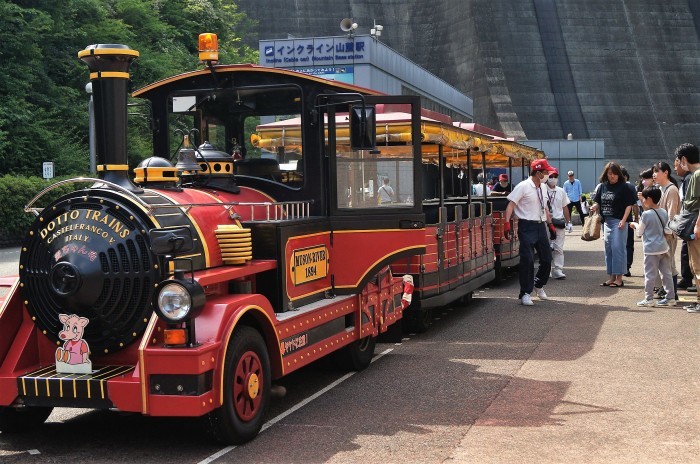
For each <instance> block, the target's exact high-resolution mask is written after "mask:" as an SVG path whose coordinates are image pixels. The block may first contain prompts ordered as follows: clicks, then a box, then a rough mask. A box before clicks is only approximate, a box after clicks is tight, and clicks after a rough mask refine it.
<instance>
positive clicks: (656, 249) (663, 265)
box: [630, 187, 676, 306]
mask: <svg viewBox="0 0 700 464" xmlns="http://www.w3.org/2000/svg"><path fill="white" fill-rule="evenodd" d="M641 196H642V206H643V207H644V212H643V213H642V216H641V218H640V220H639V222H638V223H637V222H630V227H631V228H632V229H634V230H635V231H636V232H637V237H642V242H643V248H644V299H643V300H642V301H640V302H639V303H637V306H675V304H676V302H675V299H676V293H675V291H674V288H673V278H672V276H671V255H669V254H668V250H669V246H668V242H667V241H666V235H667V234H666V232H671V231H670V229H668V226H667V225H666V224H667V223H668V213H667V212H666V210H665V209H663V208H660V207H659V201H660V200H661V190H660V189H658V188H656V187H646V188H645V189H644V190H642V195H641ZM659 274H660V275H661V282H662V284H663V286H664V289H665V290H666V295H665V296H664V298H662V299H660V300H658V301H656V302H654V284H655V283H656V279H657V277H658V276H659Z"/></svg>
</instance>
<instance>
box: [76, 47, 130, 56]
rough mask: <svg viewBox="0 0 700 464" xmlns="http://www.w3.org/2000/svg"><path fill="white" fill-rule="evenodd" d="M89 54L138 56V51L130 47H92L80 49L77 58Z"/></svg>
mask: <svg viewBox="0 0 700 464" xmlns="http://www.w3.org/2000/svg"><path fill="white" fill-rule="evenodd" d="M90 55H130V56H133V57H138V56H139V52H138V51H137V50H132V49H130V48H92V49H90V50H80V51H79V52H78V58H82V57H84V56H90Z"/></svg>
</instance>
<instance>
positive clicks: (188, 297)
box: [154, 279, 205, 323]
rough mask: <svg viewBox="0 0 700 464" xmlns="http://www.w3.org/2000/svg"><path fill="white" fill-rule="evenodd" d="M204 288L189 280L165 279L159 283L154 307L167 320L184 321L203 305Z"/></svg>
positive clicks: (192, 316)
mask: <svg viewBox="0 0 700 464" xmlns="http://www.w3.org/2000/svg"><path fill="white" fill-rule="evenodd" d="M204 301H205V296H204V289H203V288H202V287H201V285H199V284H198V283H197V282H193V281H189V280H179V279H174V280H166V281H165V282H162V283H161V285H160V291H159V292H158V294H157V296H156V301H155V305H154V306H155V308H156V311H158V315H159V316H160V317H161V318H163V319H164V320H166V321H167V322H171V323H177V322H185V321H188V320H190V319H192V318H194V317H197V315H198V314H199V312H200V311H201V309H202V308H203V307H204Z"/></svg>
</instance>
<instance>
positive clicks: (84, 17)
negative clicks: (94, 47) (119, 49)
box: [0, 0, 257, 176]
mask: <svg viewBox="0 0 700 464" xmlns="http://www.w3.org/2000/svg"><path fill="white" fill-rule="evenodd" d="M252 26H253V23H252V22H251V20H250V19H248V18H247V17H246V16H245V15H244V14H243V13H240V12H239V11H238V8H237V6H236V5H235V3H233V2H231V1H223V0H61V1H46V0H34V1H32V0H15V1H11V0H0V64H2V66H0V97H2V98H0V175H2V174H11V175H25V176H30V175H39V174H40V172H41V162H42V161H53V162H55V163H56V173H57V175H69V174H74V175H78V174H86V173H87V171H88V115H87V103H88V96H87V94H86V93H85V90H84V88H85V84H86V83H87V82H88V72H87V68H86V67H85V65H83V64H82V63H81V62H80V61H79V60H78V59H77V52H78V51H79V50H82V49H83V48H85V47H86V46H87V45H90V44H95V43H104V44H110V43H122V44H126V45H129V46H130V47H132V48H134V49H136V50H138V51H139V52H140V58H139V60H138V62H137V66H136V67H135V70H134V72H133V73H132V78H133V85H134V87H135V88H138V87H140V86H142V85H145V84H146V83H148V82H152V81H155V80H158V79H162V78H164V77H167V76H169V75H173V74H177V73H181V72H184V71H189V70H192V69H196V68H197V67H199V66H201V65H200V64H199V63H198V59H197V37H198V35H199V33H201V32H216V33H217V34H218V35H219V46H220V57H221V62H227V63H240V62H257V50H254V49H251V48H250V47H247V46H245V45H244V44H243V43H242V41H241V37H242V36H243V35H244V34H246V33H247V31H249V30H250V29H251V28H252ZM130 127H132V128H133V131H131V132H130V148H129V156H130V162H131V163H132V164H135V163H137V162H138V160H139V159H141V158H143V157H146V156H149V153H150V140H149V139H150V133H149V131H148V127H147V125H145V124H144V122H143V121H142V120H138V119H137V120H135V121H133V122H130ZM132 158H133V159H132Z"/></svg>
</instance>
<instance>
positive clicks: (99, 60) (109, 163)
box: [78, 44, 140, 191]
mask: <svg viewBox="0 0 700 464" xmlns="http://www.w3.org/2000/svg"><path fill="white" fill-rule="evenodd" d="M138 56H139V52H137V51H136V50H132V49H130V48H129V47H127V46H126V45H119V44H96V45H89V46H88V47H86V48H85V50H82V51H81V52H79V53H78V58H80V59H81V60H82V61H84V62H85V64H87V65H88V68H89V69H90V81H91V82H92V91H93V94H94V101H95V128H96V133H97V170H98V172H99V177H100V179H104V180H106V181H109V182H113V183H115V184H118V185H120V186H121V187H123V188H125V189H128V190H132V191H140V189H139V188H138V187H136V186H135V185H134V184H133V183H132V182H131V180H130V179H129V176H128V172H129V165H128V160H127V149H126V133H127V120H126V118H127V88H128V84H129V67H130V66H131V63H133V62H134V60H136V58H138Z"/></svg>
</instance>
